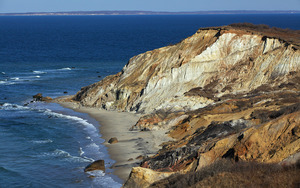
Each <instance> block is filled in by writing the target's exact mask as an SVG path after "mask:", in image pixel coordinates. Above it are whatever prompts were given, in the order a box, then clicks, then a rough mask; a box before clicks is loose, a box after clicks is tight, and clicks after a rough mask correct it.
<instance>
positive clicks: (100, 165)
mask: <svg viewBox="0 0 300 188" xmlns="http://www.w3.org/2000/svg"><path fill="white" fill-rule="evenodd" d="M94 170H102V171H103V172H105V164H104V160H97V161H94V162H93V163H91V164H89V165H88V166H87V167H85V169H84V172H89V171H94Z"/></svg>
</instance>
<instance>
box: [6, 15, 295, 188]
mask: <svg viewBox="0 0 300 188" xmlns="http://www.w3.org/2000/svg"><path fill="white" fill-rule="evenodd" d="M237 22H251V23H255V24H267V25H270V26H272V27H273V26H275V27H280V28H290V29H300V24H299V23H300V15H299V14H279V15H180V16H177V15H172V16H167V15H164V16H24V17H22V16H17V17H13V16H12V17H6V16H4V17H0V143H1V144H0V151H1V152H0V187H9V188H12V187H13V188H14V187H45V188H46V187H64V188H66V187H72V188H73V187H121V185H122V180H120V179H119V178H118V177H116V176H114V175H113V174H112V172H113V170H112V169H110V167H111V166H112V165H113V163H114V161H113V160H112V159H110V156H109V154H108V152H107V148H106V147H105V146H104V145H103V144H102V143H103V142H104V140H103V139H102V138H101V135H100V133H99V127H101V125H99V124H98V123H97V121H95V120H94V119H92V118H91V117H89V116H88V115H87V114H82V113H78V112H74V111H72V110H70V109H65V108H63V107H61V106H60V105H58V104H54V103H43V102H34V103H29V102H30V101H31V100H32V96H33V95H35V94H37V93H42V94H43V96H49V97H52V98H55V97H59V96H63V95H73V94H75V93H76V92H77V91H79V90H80V89H81V87H83V86H87V85H89V84H92V83H94V82H97V81H99V80H101V79H103V78H104V77H105V76H107V75H111V74H115V73H117V72H119V71H120V70H121V69H122V67H123V66H124V65H125V64H126V63H127V62H128V60H129V59H130V57H132V56H134V55H137V54H139V53H143V52H146V51H149V50H153V49H155V48H159V47H163V46H166V45H170V44H175V43H177V42H179V41H180V40H182V39H184V38H186V37H188V36H191V35H192V34H194V33H195V32H196V31H197V29H199V28H200V27H209V26H221V25H227V24H231V23H237ZM27 103H29V105H25V104H27ZM98 159H104V160H105V165H106V168H107V171H106V172H105V173H104V172H102V171H98V172H95V173H90V174H88V173H84V172H83V170H84V168H85V166H87V165H88V164H89V163H91V162H93V161H95V160H98ZM91 175H92V176H94V178H91V177H90V176H91Z"/></svg>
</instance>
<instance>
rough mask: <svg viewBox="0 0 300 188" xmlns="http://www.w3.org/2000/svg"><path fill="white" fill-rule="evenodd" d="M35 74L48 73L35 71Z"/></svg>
mask: <svg viewBox="0 0 300 188" xmlns="http://www.w3.org/2000/svg"><path fill="white" fill-rule="evenodd" d="M33 73H34V74H46V73H47V72H44V71H33Z"/></svg>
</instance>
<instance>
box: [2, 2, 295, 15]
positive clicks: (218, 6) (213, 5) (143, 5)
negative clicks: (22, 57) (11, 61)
mask: <svg viewBox="0 0 300 188" xmlns="http://www.w3.org/2000/svg"><path fill="white" fill-rule="evenodd" d="M101 10H144V11H170V12H172V11H173V12H177V11H211V10H300V0H0V13H24V12H60V11H101Z"/></svg>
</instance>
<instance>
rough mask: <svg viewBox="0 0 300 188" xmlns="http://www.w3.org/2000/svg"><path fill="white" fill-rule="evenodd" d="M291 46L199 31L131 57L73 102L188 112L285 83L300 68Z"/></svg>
mask: <svg viewBox="0 0 300 188" xmlns="http://www.w3.org/2000/svg"><path fill="white" fill-rule="evenodd" d="M299 54H300V52H299V50H295V48H294V45H293V44H289V43H287V42H285V41H282V40H280V39H276V38H268V37H266V36H265V35H263V34H260V33H256V34H252V33H251V32H250V31H247V30H238V29H234V28H211V29H200V30H199V31H198V32H197V33H196V34H194V35H193V36H191V37H189V38H187V39H185V40H183V41H182V42H180V43H178V44H176V45H173V46H167V47H163V48H160V49H156V50H153V51H149V52H146V53H144V54H140V55H138V56H135V57H133V58H132V59H130V61H129V63H128V64H127V65H126V66H125V67H124V68H123V70H122V72H120V73H119V74H117V75H115V76H110V77H108V78H105V79H104V80H102V81H100V82H98V83H96V84H94V85H92V86H88V87H86V88H83V89H82V91H80V92H79V93H78V94H77V95H76V96H75V100H78V101H80V102H81V103H82V104H83V105H86V106H94V107H100V108H104V109H108V110H121V111H137V112H141V113H152V112H155V111H157V110H160V109H163V110H166V109H168V110H171V111H186V110H195V109H198V108H202V107H205V106H207V105H208V104H212V103H214V102H215V101H216V99H217V98H220V97H221V96H223V95H226V94H232V93H234V94H237V93H245V92H249V91H251V90H254V89H255V88H257V87H259V86H261V85H263V84H268V85H271V86H275V85H279V84H280V83H282V82H284V81H287V78H286V76H287V75H288V73H289V72H291V71H299V69H300V55H299Z"/></svg>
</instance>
